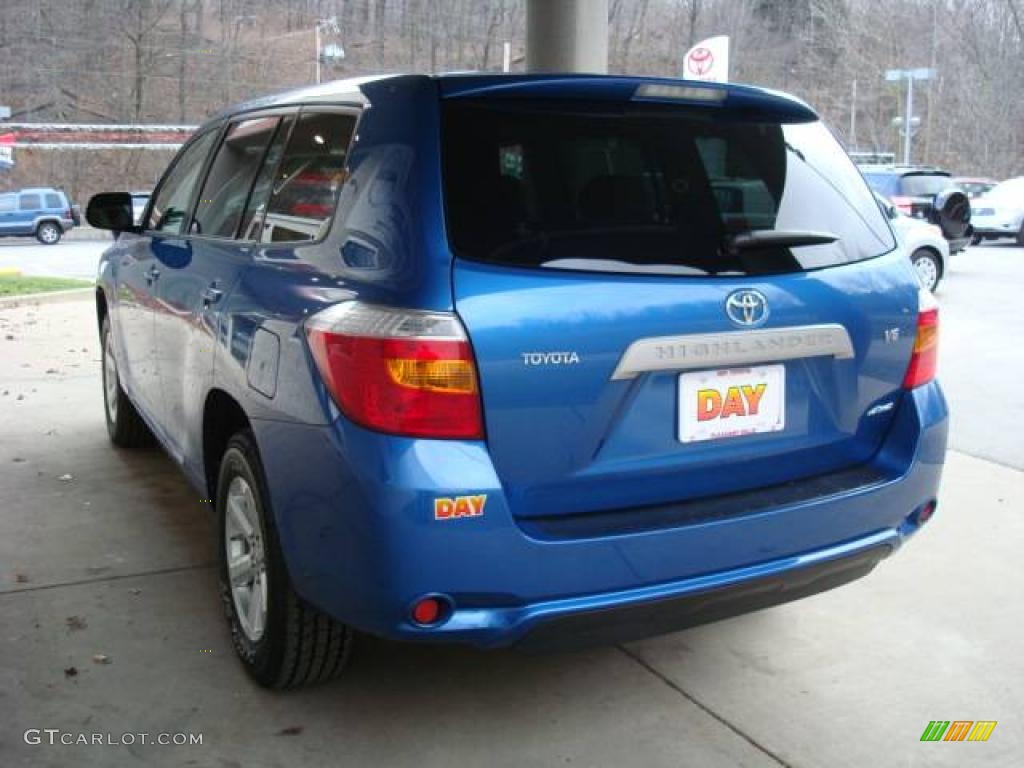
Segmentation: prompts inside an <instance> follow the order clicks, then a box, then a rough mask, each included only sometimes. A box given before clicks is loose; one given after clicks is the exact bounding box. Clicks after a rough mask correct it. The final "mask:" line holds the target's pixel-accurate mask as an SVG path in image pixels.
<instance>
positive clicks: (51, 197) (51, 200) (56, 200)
mask: <svg viewBox="0 0 1024 768" xmlns="http://www.w3.org/2000/svg"><path fill="white" fill-rule="evenodd" d="M46 207H47V208H50V209H53V208H62V207H64V203H63V202H61V199H60V195H55V194H53V193H52V192H48V193H47V194H46Z"/></svg>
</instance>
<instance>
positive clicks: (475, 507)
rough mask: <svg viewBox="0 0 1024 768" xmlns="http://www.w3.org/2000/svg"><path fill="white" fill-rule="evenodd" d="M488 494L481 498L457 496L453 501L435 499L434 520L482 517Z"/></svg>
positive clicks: (483, 494) (482, 495)
mask: <svg viewBox="0 0 1024 768" xmlns="http://www.w3.org/2000/svg"><path fill="white" fill-rule="evenodd" d="M486 503H487V494H485V493H482V494H480V495H479V496H456V497H455V498H453V499H448V498H440V499H434V519H435V520H454V519H455V518H456V517H481V516H482V515H483V514H484V504H486Z"/></svg>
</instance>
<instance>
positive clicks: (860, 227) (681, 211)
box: [443, 100, 895, 276]
mask: <svg viewBox="0 0 1024 768" xmlns="http://www.w3.org/2000/svg"><path fill="white" fill-rule="evenodd" d="M443 109H444V112H443V130H444V140H443V142H444V146H443V155H444V157H443V168H444V192H445V203H446V205H445V208H446V217H447V224H448V232H449V239H450V243H451V245H452V247H453V250H454V251H455V253H456V254H457V255H458V256H460V257H463V258H467V259H475V260H480V261H487V262H492V263H503V264H509V265H515V266H526V267H549V268H571V269H593V270H600V271H623V272H631V271H638V270H640V271H664V272H666V273H671V274H684V275H695V276H699V275H721V274H770V273H781V272H794V271H802V270H808V269H817V268H821V267H828V266H833V265H836V264H844V263H849V262H854V261H859V260H862V259H867V258H871V257H873V256H877V255H879V254H881V253H885V252H887V251H889V250H891V249H892V248H893V247H895V243H894V242H893V239H892V233H891V231H890V229H889V227H888V224H887V223H886V222H885V220H884V219H883V217H882V215H881V213H880V211H879V209H878V206H877V205H876V204H875V202H874V199H873V197H872V195H871V192H870V190H869V189H868V187H867V185H865V183H864V180H863V179H862V177H861V176H860V174H859V172H858V171H857V169H856V168H855V167H854V165H853V163H852V162H851V161H850V160H849V158H848V157H847V156H846V154H845V153H844V152H843V150H842V149H841V148H840V146H839V144H838V143H837V142H836V141H835V139H834V138H833V136H832V135H831V134H830V133H829V132H828V130H827V129H826V128H825V127H824V126H822V125H821V124H820V123H817V122H815V123H804V124H793V125H781V124H778V123H770V122H764V123H759V122H751V121H750V120H749V119H747V118H744V119H730V118H729V117H728V116H723V115H715V116H713V117H712V116H710V115H709V113H708V112H707V111H706V110H705V111H693V110H689V109H685V108H671V109H658V110H647V111H641V110H636V111H632V110H631V109H630V108H629V107H626V108H623V107H622V106H618V107H617V108H615V109H614V110H612V109H609V108H608V107H607V106H601V105H587V104H580V103H576V104H571V105H569V104H564V103H563V104H555V105H552V104H551V103H540V102H517V103H515V104H511V105H510V104H498V103H493V102H490V103H489V102H486V101H455V100H453V101H450V102H448V103H446V104H445V105H444V108H443ZM764 230H775V231H779V230H785V231H787V232H795V231H805V232H807V231H813V232H819V233H828V234H831V235H834V236H835V238H836V239H835V242H832V243H827V244H815V245H796V246H792V247H780V246H774V247H771V248H765V247H759V248H757V249H756V250H746V249H740V250H738V249H736V248H734V247H732V246H731V245H730V244H731V243H734V242H736V236H738V235H744V234H749V233H750V232H757V231H764Z"/></svg>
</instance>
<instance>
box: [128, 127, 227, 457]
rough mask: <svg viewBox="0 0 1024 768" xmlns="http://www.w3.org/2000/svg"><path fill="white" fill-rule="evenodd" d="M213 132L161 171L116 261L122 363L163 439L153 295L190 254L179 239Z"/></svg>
mask: <svg viewBox="0 0 1024 768" xmlns="http://www.w3.org/2000/svg"><path fill="white" fill-rule="evenodd" d="M217 133H218V131H216V130H211V131H206V132H205V133H203V134H201V135H200V136H198V137H196V138H195V139H193V140H192V141H191V142H190V143H189V144H188V145H186V146H185V147H184V148H183V149H182V150H181V152H180V153H179V154H178V156H177V157H176V158H175V160H174V162H173V164H172V165H171V167H170V169H169V170H168V171H167V173H166V174H165V175H164V178H163V180H162V181H161V182H160V185H159V187H158V190H157V193H156V200H155V201H154V203H153V206H152V209H151V210H150V212H149V217H148V219H147V221H146V223H145V226H144V232H143V234H142V235H141V236H140V237H138V238H132V239H130V240H129V239H127V238H126V240H125V245H124V251H123V253H124V255H123V256H122V257H121V259H120V261H119V262H118V266H117V273H116V283H117V308H116V313H117V315H116V322H115V324H114V327H115V331H116V332H118V335H119V342H120V349H121V352H122V360H123V366H124V367H125V369H126V370H127V376H128V379H129V381H128V384H129V389H130V391H131V393H132V396H133V398H134V399H135V400H136V402H137V403H138V404H139V405H140V406H141V407H142V408H143V409H144V410H145V411H146V413H147V414H149V415H150V416H151V418H152V419H153V420H154V421H155V423H156V427H157V430H158V431H159V432H160V436H161V437H162V438H164V440H165V441H166V440H167V437H168V433H169V429H168V425H167V424H166V421H165V419H164V408H163V394H162V392H161V388H160V378H159V373H158V368H157V338H156V334H155V330H154V324H155V313H154V308H155V307H156V305H157V294H158V292H159V290H160V281H161V280H162V279H163V276H164V274H165V273H167V272H170V271H171V270H173V269H180V268H183V267H184V266H185V265H186V264H187V262H188V260H189V258H190V256H189V254H190V253H191V250H190V247H189V245H188V243H187V242H186V241H185V240H184V238H183V236H182V235H183V231H184V227H185V224H186V221H187V216H188V212H189V209H190V205H191V202H192V200H193V199H194V196H195V193H196V191H197V186H198V184H199V179H200V172H201V171H202V169H203V166H204V164H205V162H206V159H207V158H208V156H209V154H210V150H211V149H212V148H213V145H214V142H215V140H216V138H217Z"/></svg>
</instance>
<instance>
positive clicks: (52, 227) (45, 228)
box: [36, 221, 64, 245]
mask: <svg viewBox="0 0 1024 768" xmlns="http://www.w3.org/2000/svg"><path fill="white" fill-rule="evenodd" d="M63 234H64V231H63V230H62V229H61V228H60V225H59V224H55V223H54V222H52V221H44V222H43V223H42V224H40V225H39V226H38V227H36V240H38V241H39V242H40V243H42V244H43V245H56V244H57V243H59V242H60V238H61V235H63Z"/></svg>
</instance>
